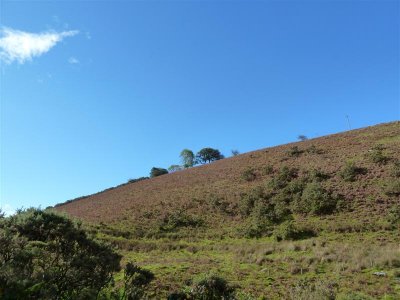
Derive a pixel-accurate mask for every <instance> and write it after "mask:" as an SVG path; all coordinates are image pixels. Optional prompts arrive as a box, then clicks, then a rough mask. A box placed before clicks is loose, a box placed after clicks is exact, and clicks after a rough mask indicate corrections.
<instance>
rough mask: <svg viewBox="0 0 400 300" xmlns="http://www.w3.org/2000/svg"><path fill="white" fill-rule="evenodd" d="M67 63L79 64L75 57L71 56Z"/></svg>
mask: <svg viewBox="0 0 400 300" xmlns="http://www.w3.org/2000/svg"><path fill="white" fill-rule="evenodd" d="M68 62H69V63H70V64H79V60H78V59H77V58H76V57H73V56H72V57H70V58H69V59H68Z"/></svg>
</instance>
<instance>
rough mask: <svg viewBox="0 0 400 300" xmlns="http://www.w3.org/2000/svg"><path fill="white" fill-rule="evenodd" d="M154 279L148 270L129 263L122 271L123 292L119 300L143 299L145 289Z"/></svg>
mask: <svg viewBox="0 0 400 300" xmlns="http://www.w3.org/2000/svg"><path fill="white" fill-rule="evenodd" d="M153 279H154V274H153V273H152V272H150V271H149V270H146V269H142V268H141V267H139V266H137V265H135V264H134V263H132V262H129V263H128V264H127V265H126V266H125V269H124V290H123V294H122V296H121V297H119V298H120V299H126V300H141V299H144V297H145V294H146V288H147V286H148V285H149V283H150V282H151V281H152V280H153Z"/></svg>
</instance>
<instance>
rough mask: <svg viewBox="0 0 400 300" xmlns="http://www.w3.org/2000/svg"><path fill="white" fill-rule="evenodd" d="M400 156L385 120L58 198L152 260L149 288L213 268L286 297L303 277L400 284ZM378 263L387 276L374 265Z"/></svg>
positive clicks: (399, 133)
mask: <svg viewBox="0 0 400 300" xmlns="http://www.w3.org/2000/svg"><path fill="white" fill-rule="evenodd" d="M399 159H400V123H399V122H392V123H388V124H382V125H377V126H373V127H367V128H363V129H358V130H353V131H349V132H344V133H339V134H334V135H329V136H325V137H321V138H316V139H312V140H307V141H303V142H297V143H292V144H287V145H283V146H277V147H272V148H267V149H262V150H258V151H254V152H250V153H245V154H242V155H239V156H235V157H231V158H227V159H223V160H220V161H217V162H214V163H212V164H208V165H203V166H199V167H194V168H190V169H187V170H184V171H179V172H176V173H172V174H168V175H163V176H160V177H156V178H153V179H148V180H143V181H139V182H135V183H131V184H124V185H122V186H119V187H116V188H113V189H109V190H107V191H104V192H100V193H97V194H94V195H91V196H88V197H84V198H82V199H79V200H76V201H71V202H68V203H66V204H62V205H58V206H57V207H56V209H57V210H58V211H63V212H66V213H67V214H69V215H71V216H74V217H77V218H80V219H82V220H84V221H86V222H87V223H88V224H92V225H91V226H92V228H95V229H96V230H98V233H97V234H98V236H99V237H100V238H103V239H106V240H108V241H111V242H113V243H115V244H116V245H117V246H118V247H120V249H121V252H122V253H123V254H124V255H125V256H126V257H130V258H134V259H135V260H137V261H138V262H139V263H141V264H143V265H146V266H148V267H150V268H151V269H152V270H153V271H154V272H155V273H156V275H157V278H158V281H157V283H156V286H155V290H154V293H155V295H164V294H165V293H166V292H168V291H171V290H174V289H177V288H179V287H180V286H182V282H184V280H187V279H190V276H191V275H192V274H197V273H199V272H205V271H208V270H210V269H215V270H217V271H218V272H219V273H222V274H224V275H225V276H227V277H228V278H229V279H230V280H231V281H233V282H235V283H237V284H238V285H239V286H241V288H243V289H244V290H246V291H249V292H251V293H253V294H255V295H267V296H268V297H272V298H274V297H278V298H290V295H289V294H288V292H287V288H288V287H292V288H293V289H295V288H296V285H298V284H299V282H300V281H301V280H305V279H307V280H311V281H312V282H314V281H315V279H318V280H322V281H323V282H325V281H334V282H335V283H337V284H339V286H340V288H339V292H346V291H348V290H353V291H354V290H361V291H363V292H364V293H366V294H369V295H371V296H375V297H378V296H382V295H384V294H391V295H399V290H398V289H399V283H398V281H396V279H395V277H396V276H398V275H396V274H397V273H396V272H397V271H396V270H397V269H396V268H400V252H399V249H398V243H399V242H400V238H399V227H398V225H396V224H398V223H397V221H398V220H397V219H396V216H397V215H396V214H397V211H396V209H397V208H396V207H397V205H400V181H399V176H400V165H399ZM399 207H400V206H399ZM399 213H400V212H399ZM399 218H400V217H399ZM255 237H257V238H258V239H255ZM281 239H284V240H285V239H286V240H295V241H294V242H277V240H281ZM360 248H361V249H364V250H365V251H366V252H360ZM382 251H383V252H382ZM282 255H283V256H282ZM327 259H328V260H327ZM364 259H365V260H368V261H370V263H369V265H368V263H367V261H365V262H364ZM328 262H330V263H328ZM396 262H397V263H396ZM266 266H267V267H268V275H266V274H265V269H266ZM385 266H386V268H387V269H389V271H388V272H389V273H390V272H391V273H390V274H391V275H390V276H392V277H390V279H387V278H386V279H387V280H385V281H383V280H380V278H378V277H376V276H375V277H374V276H373V275H371V274H372V273H373V271H374V270H377V269H379V270H380V269H382V268H384V267H385ZM365 270H367V271H368V272H366V271H365ZM263 272H264V273H263ZM398 272H399V274H400V269H399V270H398ZM389 273H388V274H389ZM171 278H172V279H171ZM346 278H347V279H346ZM396 289H397V290H396ZM396 297H397V296H396ZM399 297H400V296H399Z"/></svg>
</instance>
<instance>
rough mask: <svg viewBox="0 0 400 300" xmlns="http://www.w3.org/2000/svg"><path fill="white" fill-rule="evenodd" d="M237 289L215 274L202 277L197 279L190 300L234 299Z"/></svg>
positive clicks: (191, 290)
mask: <svg viewBox="0 0 400 300" xmlns="http://www.w3.org/2000/svg"><path fill="white" fill-rule="evenodd" d="M234 295H235V288H234V287H233V286H231V285H229V284H228V282H227V281H226V280H225V279H224V278H222V277H220V276H218V275H215V274H206V275H202V276H200V277H199V278H197V279H195V280H194V282H193V285H192V287H191V289H190V299H193V300H221V299H234Z"/></svg>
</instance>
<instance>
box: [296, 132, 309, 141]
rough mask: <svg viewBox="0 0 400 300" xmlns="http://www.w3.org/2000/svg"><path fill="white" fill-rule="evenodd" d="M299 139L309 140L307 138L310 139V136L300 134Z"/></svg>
mask: <svg viewBox="0 0 400 300" xmlns="http://www.w3.org/2000/svg"><path fill="white" fill-rule="evenodd" d="M297 139H298V140H300V141H307V140H308V137H307V136H305V135H304V134H300V135H299V136H298V137H297Z"/></svg>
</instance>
